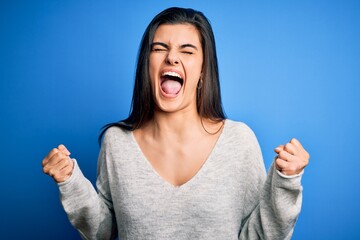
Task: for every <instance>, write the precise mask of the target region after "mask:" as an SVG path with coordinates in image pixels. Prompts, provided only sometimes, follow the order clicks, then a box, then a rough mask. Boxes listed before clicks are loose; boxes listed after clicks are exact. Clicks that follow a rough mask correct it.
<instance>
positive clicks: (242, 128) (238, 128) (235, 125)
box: [224, 119, 256, 138]
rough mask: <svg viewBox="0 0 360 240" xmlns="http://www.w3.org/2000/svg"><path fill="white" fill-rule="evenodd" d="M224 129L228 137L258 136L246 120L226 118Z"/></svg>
mask: <svg viewBox="0 0 360 240" xmlns="http://www.w3.org/2000/svg"><path fill="white" fill-rule="evenodd" d="M224 130H226V132H225V133H226V135H227V136H228V137H232V136H234V137H241V138H249V137H251V138H256V137H255V133H254V132H253V130H252V129H251V128H250V127H249V126H248V125H247V124H246V123H244V122H239V121H234V120H231V119H226V122H225V129H224Z"/></svg>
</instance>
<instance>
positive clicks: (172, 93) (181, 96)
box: [149, 24, 203, 112]
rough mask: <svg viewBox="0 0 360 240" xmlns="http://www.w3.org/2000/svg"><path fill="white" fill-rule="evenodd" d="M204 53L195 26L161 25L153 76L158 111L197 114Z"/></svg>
mask: <svg viewBox="0 0 360 240" xmlns="http://www.w3.org/2000/svg"><path fill="white" fill-rule="evenodd" d="M202 64H203V51H202V46H201V43H200V35H199V32H198V30H197V29H196V28H195V27H194V26H193V25H191V24H163V25H160V26H159V27H158V28H157V30H156V32H155V35H154V39H153V42H152V47H151V53H150V62H149V73H150V79H151V87H152V93H153V96H154V101H155V105H156V109H157V110H160V111H165V112H176V111H180V110H183V109H192V108H193V109H192V110H194V109H195V110H196V89H197V84H198V81H199V79H200V78H201V71H202Z"/></svg>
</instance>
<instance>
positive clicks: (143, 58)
mask: <svg viewBox="0 0 360 240" xmlns="http://www.w3.org/2000/svg"><path fill="white" fill-rule="evenodd" d="M183 23H186V24H192V25H193V26H195V27H196V29H197V30H198V31H199V34H200V38H201V39H200V41H201V45H202V49H203V56H204V59H203V69H202V79H203V81H201V82H202V86H201V88H198V92H197V99H196V101H197V102H196V105H197V111H198V113H199V115H200V117H202V118H209V119H211V120H214V121H221V120H223V119H225V114H224V111H223V108H222V104H221V95H220V83H219V70H218V62H217V56H216V47H215V38H214V33H213V31H212V28H211V25H210V23H209V21H208V19H207V18H206V17H205V15H204V14H203V13H202V12H199V11H196V10H193V9H190V8H178V7H172V8H168V9H166V10H164V11H162V12H160V13H159V14H158V15H156V16H155V17H154V19H153V20H152V21H151V22H150V24H149V25H148V26H147V28H146V30H145V33H144V35H143V37H142V40H141V44H140V50H139V55H138V59H137V67H136V75H135V85H134V91H133V97H132V103H131V110H130V114H129V117H128V118H126V119H124V120H121V121H119V122H116V123H110V124H107V125H105V126H104V127H103V129H102V132H101V134H100V137H99V142H100V141H101V138H102V136H103V134H104V133H105V131H106V130H107V129H108V128H109V127H112V126H117V127H120V128H123V129H125V130H129V131H132V130H135V129H137V128H140V127H141V126H142V124H144V123H145V122H146V121H148V120H150V119H152V117H153V114H154V100H153V96H152V91H151V86H150V76H149V56H150V51H151V44H152V41H153V38H154V35H155V31H156V29H157V28H158V27H159V26H160V25H162V24H183Z"/></svg>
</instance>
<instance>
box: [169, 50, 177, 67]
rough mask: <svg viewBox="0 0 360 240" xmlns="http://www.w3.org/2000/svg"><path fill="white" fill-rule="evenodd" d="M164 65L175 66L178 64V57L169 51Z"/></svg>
mask: <svg viewBox="0 0 360 240" xmlns="http://www.w3.org/2000/svg"><path fill="white" fill-rule="evenodd" d="M166 63H167V64H170V65H177V64H179V63H180V60H179V57H178V55H177V54H176V53H175V52H174V51H170V52H169V53H168V55H167V57H166Z"/></svg>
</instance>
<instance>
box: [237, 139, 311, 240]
mask: <svg viewBox="0 0 360 240" xmlns="http://www.w3.org/2000/svg"><path fill="white" fill-rule="evenodd" d="M275 152H276V153H278V156H277V157H276V158H275V159H274V163H273V164H272V166H271V168H270V170H269V172H268V175H267V178H266V181H265V184H264V185H263V187H262V189H261V191H260V192H255V193H253V195H251V196H248V198H256V197H258V198H259V201H258V204H257V205H254V209H253V210H252V211H251V213H250V214H249V215H248V217H247V219H246V221H245V222H244V223H243V226H242V229H241V232H240V236H239V239H249V240H250V239H251V240H252V239H271V240H273V239H291V236H292V233H293V230H294V227H295V223H296V221H297V218H298V216H299V213H300V210H301V204H302V186H301V176H302V173H303V169H304V168H305V166H306V165H307V164H308V162H309V154H308V153H307V152H306V151H305V149H304V148H303V147H302V146H301V144H300V142H299V141H297V140H296V139H292V140H291V141H290V142H289V143H288V144H285V145H284V146H283V145H280V146H279V147H277V148H276V149H275ZM248 201H250V202H251V201H252V200H250V199H249V200H248Z"/></svg>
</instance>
